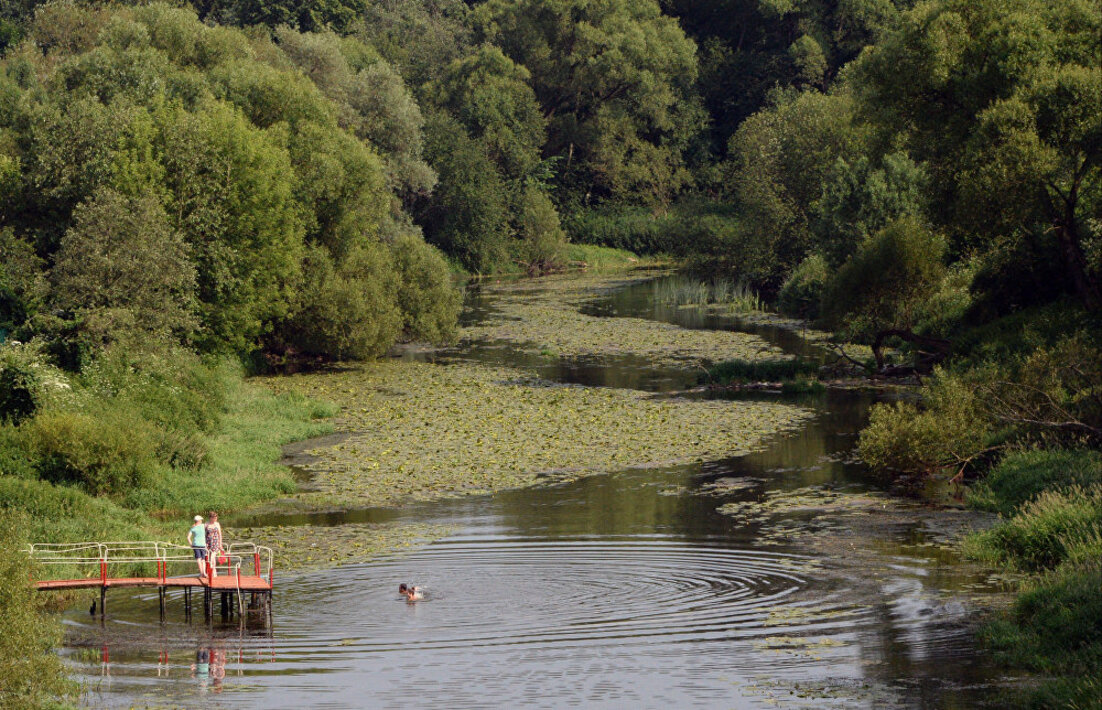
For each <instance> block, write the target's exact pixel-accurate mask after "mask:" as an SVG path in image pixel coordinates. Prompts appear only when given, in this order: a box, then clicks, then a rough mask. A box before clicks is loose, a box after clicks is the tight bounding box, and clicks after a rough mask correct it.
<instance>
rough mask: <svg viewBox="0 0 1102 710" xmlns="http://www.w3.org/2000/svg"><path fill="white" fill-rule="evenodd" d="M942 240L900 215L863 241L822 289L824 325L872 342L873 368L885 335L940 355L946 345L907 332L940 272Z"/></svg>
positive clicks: (942, 270) (878, 363) (942, 272)
mask: <svg viewBox="0 0 1102 710" xmlns="http://www.w3.org/2000/svg"><path fill="white" fill-rule="evenodd" d="M945 247H946V244H945V238H944V237H942V236H941V235H939V234H937V233H936V232H934V231H932V230H931V229H929V228H928V227H926V226H925V225H924V224H922V223H921V222H919V221H918V220H917V219H915V218H914V217H903V218H901V219H899V220H897V221H895V222H893V223H892V224H890V225H888V226H887V227H885V228H884V229H882V230H880V232H878V233H877V234H876V235H875V236H874V237H873V238H872V239H870V240H869V241H867V242H865V243H864V244H863V245H861V247H860V248H859V249H858V250H857V253H855V254H854V255H853V257H851V258H850V260H849V261H847V262H846V263H845V264H844V265H843V266H842V268H840V269H839V270H838V271H837V273H836V274H835V275H834V277H833V278H832V279H831V280H830V282H829V283H828V284H827V286H826V289H825V290H824V293H823V305H822V316H823V320H824V321H826V323H827V325H829V326H830V327H832V328H836V329H844V330H845V331H846V332H847V333H849V334H850V336H851V337H863V338H866V339H871V340H872V342H873V354H874V355H875V356H876V361H877V366H878V367H882V366H883V359H882V357H881V353H880V347H881V344H882V343H883V341H884V339H885V338H887V337H902V338H905V339H907V340H909V341H911V342H918V343H919V344H920V345H922V346H925V347H934V348H935V349H936V350H937V351H938V352H939V353H941V354H942V355H944V353H945V350H946V345H947V344H946V343H945V342H944V341H940V340H937V341H936V342H935V339H931V338H923V337H921V336H917V335H915V334H914V333H913V332H912V329H913V328H914V326H915V323H916V322H917V320H918V314H919V312H920V311H921V308H922V305H923V303H924V302H925V300H926V299H927V298H929V296H930V295H931V294H932V293H933V292H934V290H935V289H936V288H937V286H938V284H940V283H941V280H942V278H943V276H944V274H945V264H944V258H945Z"/></svg>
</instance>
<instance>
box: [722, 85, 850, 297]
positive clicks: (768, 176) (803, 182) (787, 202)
mask: <svg viewBox="0 0 1102 710" xmlns="http://www.w3.org/2000/svg"><path fill="white" fill-rule="evenodd" d="M862 140H863V138H862V135H861V132H860V131H859V130H857V129H855V127H854V126H853V102H852V100H851V98H850V97H849V96H848V95H846V94H843V93H839V94H831V95H826V94H820V93H818V92H808V93H803V94H799V95H796V96H782V97H780V101H779V103H778V104H777V105H775V106H773V107H770V108H768V109H765V110H763V111H761V112H759V113H757V114H755V115H753V116H751V117H750V118H748V119H747V120H746V121H745V122H744V123H743V124H742V125H741V126H739V129H738V131H737V132H736V133H735V134H734V135H733V136H732V137H731V140H730V142H729V144H728V146H727V152H728V156H729V157H728V161H727V164H726V167H725V170H726V173H727V183H728V186H729V187H728V191H729V193H730V196H731V198H732V199H734V200H735V201H736V202H737V204H738V205H739V208H740V213H741V216H742V217H743V221H744V225H745V226H744V227H743V231H744V233H745V237H744V238H743V239H742V240H741V241H740V242H737V243H735V244H734V245H732V246H733V247H734V249H733V250H732V253H733V255H734V256H735V257H736V258H740V259H741V258H745V257H746V255H747V254H752V255H753V256H752V258H754V259H756V260H758V261H761V262H762V263H763V266H762V267H758V268H757V269H756V271H757V272H758V273H756V274H754V278H755V279H756V280H757V281H758V282H759V283H762V284H764V285H767V286H770V287H771V288H773V289H775V288H777V287H778V286H780V284H781V283H782V282H783V279H784V275H785V274H786V273H788V271H789V270H791V269H792V268H794V267H795V266H796V265H797V264H798V263H799V262H800V261H802V260H803V258H804V257H805V256H807V254H808V253H809V251H810V250H811V249H812V248H813V246H816V245H815V244H814V242H813V241H812V235H811V225H812V221H813V219H814V217H815V215H814V212H813V206H814V205H815V204H816V203H817V201H819V200H820V199H821V198H822V197H823V193H824V190H826V189H827V188H826V187H824V183H825V182H826V181H827V180H828V179H829V176H831V175H832V173H836V172H838V171H839V170H840V167H839V161H842V162H843V164H844V161H845V159H847V158H849V157H850V156H852V155H853V154H854V153H855V152H856V151H857V150H859V148H860V146H861V143H862ZM821 209H823V210H824V211H826V212H827V213H829V212H830V210H831V209H832V203H831V200H830V199H829V198H826V201H825V203H824V206H823V207H822V208H821ZM847 217H848V215H840V216H839V219H842V220H844V219H846V218H847ZM824 229H826V230H831V227H829V226H824ZM829 234H830V240H832V241H833V240H843V243H842V244H839V245H838V246H834V245H833V244H831V246H830V251H831V253H833V252H835V251H837V252H839V253H845V252H846V250H852V249H853V248H854V247H855V246H856V245H855V244H848V243H846V242H845V241H844V240H845V239H846V238H847V235H846V234H845V233H841V234H838V233H835V232H833V231H829Z"/></svg>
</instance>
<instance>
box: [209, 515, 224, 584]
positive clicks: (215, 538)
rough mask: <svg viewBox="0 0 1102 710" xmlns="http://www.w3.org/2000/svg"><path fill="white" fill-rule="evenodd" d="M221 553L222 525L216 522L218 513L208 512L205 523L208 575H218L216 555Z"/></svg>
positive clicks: (212, 576)
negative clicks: (208, 517) (208, 520)
mask: <svg viewBox="0 0 1102 710" xmlns="http://www.w3.org/2000/svg"><path fill="white" fill-rule="evenodd" d="M220 554H222V526H221V525H219V524H218V513H215V512H214V511H213V510H212V511H211V512H210V522H209V523H208V524H207V560H208V562H207V564H209V565H210V577H211V579H214V578H215V577H217V576H218V556H219V555H220Z"/></svg>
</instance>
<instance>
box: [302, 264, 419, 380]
mask: <svg viewBox="0 0 1102 710" xmlns="http://www.w3.org/2000/svg"><path fill="white" fill-rule="evenodd" d="M303 275H304V280H305V283H304V285H303V288H302V291H303V294H304V301H305V302H304V303H303V304H302V305H301V308H300V310H299V311H298V312H297V313H296V314H295V315H294V316H293V317H292V318H291V320H290V322H289V324H288V326H287V328H286V329H285V330H286V335H287V337H289V339H290V341H291V345H293V346H294V347H296V348H298V349H299V350H301V351H302V352H306V353H312V354H319V355H320V354H324V355H331V356H333V357H335V358H337V359H338V360H339V359H344V358H352V359H370V358H374V357H378V356H379V355H382V354H383V353H385V352H386V351H387V349H388V348H389V347H390V346H391V345H393V344H394V343H395V341H396V340H397V339H398V335H399V333H400V331H401V327H402V313H401V312H400V310H399V309H398V305H397V303H395V298H394V294H395V292H396V291H397V288H396V283H397V275H396V274H395V272H394V266H393V264H392V263H391V258H390V253H389V251H388V250H387V249H386V248H385V247H384V246H383V245H382V244H379V243H368V244H365V245H362V246H359V247H356V248H354V249H353V250H352V251H351V252H349V254H348V255H347V256H346V257H345V259H344V260H343V262H342V263H341V264H340V265H336V264H334V262H333V259H332V257H330V256H329V254H328V252H327V251H326V250H325V249H324V248H322V247H311V248H309V249H308V250H307V255H306V258H305V259H304V260H303Z"/></svg>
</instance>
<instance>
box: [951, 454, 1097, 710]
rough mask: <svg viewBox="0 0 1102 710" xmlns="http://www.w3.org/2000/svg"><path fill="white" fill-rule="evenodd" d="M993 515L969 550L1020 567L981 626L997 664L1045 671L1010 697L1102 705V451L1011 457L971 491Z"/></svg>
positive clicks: (1051, 704) (1032, 703)
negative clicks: (1001, 603)
mask: <svg viewBox="0 0 1102 710" xmlns="http://www.w3.org/2000/svg"><path fill="white" fill-rule="evenodd" d="M969 501H970V502H971V503H972V505H974V506H976V507H980V508H983V509H986V510H991V511H996V512H999V513H1000V514H1001V515H1002V516H1003V520H1002V521H1001V522H1000V523H999V524H997V525H995V526H994V527H993V528H991V529H989V530H986V531H983V532H980V533H976V534H973V535H970V536H969V537H968V538H966V539H965V541H964V551H965V553H966V554H967V555H968V556H970V557H972V558H974V559H979V560H982V561H984V562H986V563H988V564H990V565H992V566H997V567H1002V568H1005V569H1011V570H1019V571H1026V572H1029V573H1031V576H1030V577H1029V578H1027V580H1026V581H1025V582H1024V583H1023V585H1022V588H1021V589H1020V590H1019V594H1018V597H1017V599H1016V600H1015V602H1014V605H1013V607H1012V608H1011V609H1010V610H1008V611H1007V612H1005V613H1002V614H999V615H998V616H997V618H995V619H994V620H993V621H991V622H989V623H988V624H986V625H985V626H984V627H983V629H982V630H981V632H980V637H981V639H982V640H983V642H984V643H985V645H986V646H987V647H988V648H989V649H991V651H992V652H993V653H994V654H995V655H996V656H997V658H999V659H1000V660H1001V661H1002V662H1004V663H1007V664H1010V665H1013V666H1018V667H1022V668H1027V669H1029V670H1033V671H1036V672H1038V673H1042V674H1045V675H1046V676H1048V678H1047V679H1046V680H1045V681H1043V682H1042V683H1040V684H1039V685H1038V686H1037V687H1036V688H1035V689H1032V690H1029V691H1025V692H1024V693H1023V694H1022V696H1021V697H1016V698H1012V700H1013V701H1014V702H1016V703H1020V704H1022V705H1024V706H1028V707H1035V708H1098V707H1102V700H1100V697H1102V696H1100V692H1102V684H1100V683H1099V680H1098V679H1099V678H1102V455H1100V454H1099V453H1098V452H1095V451H1086V450H1079V451H1068V450H1036V451H1026V452H1018V453H1014V454H1011V455H1009V456H1007V457H1006V458H1005V459H1003V461H1001V462H1000V463H999V464H998V465H997V466H996V467H995V468H994V469H992V471H991V472H990V474H989V475H988V477H987V479H986V480H985V481H983V482H982V483H981V484H979V485H978V486H977V487H976V489H975V490H974V491H972V492H971V493H970V494H969Z"/></svg>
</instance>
